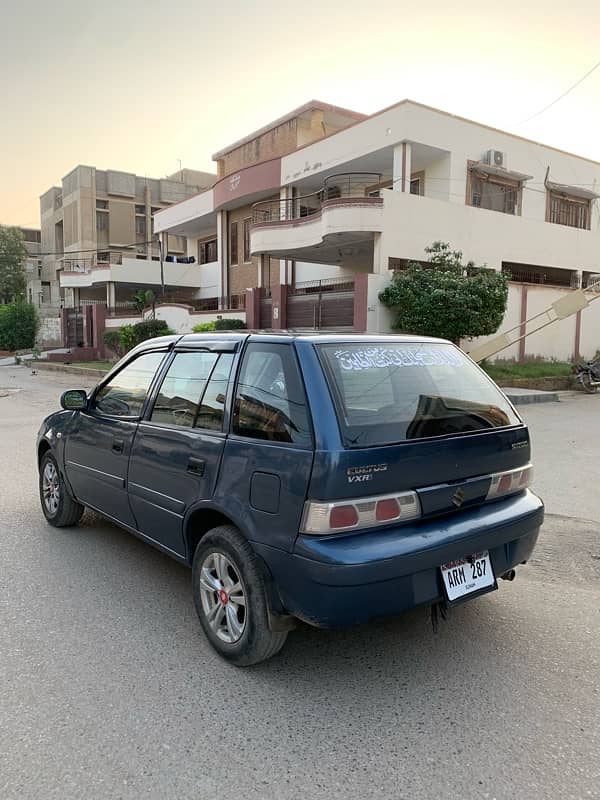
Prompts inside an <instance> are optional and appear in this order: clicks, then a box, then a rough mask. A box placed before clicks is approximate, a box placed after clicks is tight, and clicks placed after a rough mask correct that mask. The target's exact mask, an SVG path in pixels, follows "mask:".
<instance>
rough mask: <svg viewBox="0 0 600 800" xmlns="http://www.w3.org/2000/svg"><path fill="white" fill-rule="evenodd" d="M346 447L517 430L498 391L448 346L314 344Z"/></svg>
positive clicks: (427, 344) (508, 409) (465, 359)
mask: <svg viewBox="0 0 600 800" xmlns="http://www.w3.org/2000/svg"><path fill="white" fill-rule="evenodd" d="M317 349H318V352H319V355H320V357H321V361H322V363H323V365H324V367H325V373H326V375H327V378H328V383H329V385H330V387H331V390H332V396H333V399H334V403H335V406H336V410H337V416H338V421H339V425H340V429H341V432H342V435H343V438H344V442H345V444H346V446H347V447H369V446H371V445H383V444H394V443H396V442H401V441H405V440H408V439H423V438H429V437H434V436H447V435H457V434H461V433H474V432H476V431H479V430H490V429H491V428H499V427H506V426H511V425H518V424H519V419H518V417H517V416H516V415H515V414H514V412H513V410H512V409H511V407H510V405H509V403H508V402H507V400H506V398H505V397H504V395H503V394H501V392H500V391H499V390H498V389H497V388H496V386H495V385H494V384H493V383H492V382H491V381H490V380H489V379H488V378H487V376H486V375H485V374H484V373H482V372H481V370H480V369H478V368H477V367H476V366H475V365H474V364H473V363H472V362H471V361H470V360H469V359H468V358H467V357H466V356H464V355H463V354H462V353H461V351H460V350H458V349H457V348H456V347H453V346H452V345H449V344H429V343H419V344H417V343H411V342H407V343H402V344H395V343H389V342H381V343H380V344H377V343H376V344H369V345H368V346H366V347H365V346H364V345H361V344H360V343H359V342H356V343H349V344H343V345H338V344H335V345H332V344H324V345H317Z"/></svg>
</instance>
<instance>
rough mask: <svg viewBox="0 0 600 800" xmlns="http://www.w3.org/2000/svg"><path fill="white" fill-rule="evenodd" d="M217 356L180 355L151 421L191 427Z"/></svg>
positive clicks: (210, 354)
mask: <svg viewBox="0 0 600 800" xmlns="http://www.w3.org/2000/svg"><path fill="white" fill-rule="evenodd" d="M218 358H219V354H218V353H177V355H176V356H175V358H174V359H173V361H172V362H171V366H170V367H169V369H168V371H167V374H166V375H165V378H164V380H163V382H162V385H161V387H160V391H159V393H158V396H157V398H156V401H155V403H154V407H153V409H152V414H151V416H150V421H151V422H160V423H163V424H166V425H180V426H181V425H182V426H184V427H187V428H191V427H192V426H193V425H194V421H195V419H196V412H197V410H198V403H199V402H200V398H201V396H202V392H203V391H204V388H205V386H206V383H207V381H208V379H209V377H210V374H211V372H212V369H213V367H214V366H215V364H216V362H217V359H218Z"/></svg>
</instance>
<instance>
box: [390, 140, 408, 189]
mask: <svg viewBox="0 0 600 800" xmlns="http://www.w3.org/2000/svg"><path fill="white" fill-rule="evenodd" d="M411 161H412V146H411V143H410V142H400V144H397V145H396V146H395V147H394V165H393V173H392V179H393V184H392V188H393V189H394V191H396V192H410V176H411Z"/></svg>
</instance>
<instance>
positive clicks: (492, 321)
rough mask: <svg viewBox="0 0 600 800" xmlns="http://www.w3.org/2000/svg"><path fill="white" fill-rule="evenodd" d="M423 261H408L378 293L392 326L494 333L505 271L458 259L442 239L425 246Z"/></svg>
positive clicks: (455, 334)
mask: <svg viewBox="0 0 600 800" xmlns="http://www.w3.org/2000/svg"><path fill="white" fill-rule="evenodd" d="M425 252H426V254H427V261H428V263H427V264H425V265H423V264H420V263H417V262H410V263H409V264H408V267H407V269H406V270H405V271H403V272H396V273H395V274H394V277H393V278H392V283H391V285H390V286H388V287H387V288H386V289H384V291H383V292H381V294H380V295H379V299H380V300H381V302H382V303H383V304H384V305H386V306H388V307H389V308H391V309H392V311H393V312H394V315H395V319H394V322H393V324H392V327H393V328H394V329H395V330H398V331H403V332H405V333H415V334H418V335H421V336H439V337H441V338H443V339H450V340H451V341H453V342H456V343H458V341H459V340H460V339H464V338H470V337H473V336H486V335H489V334H491V333H495V332H496V331H497V330H498V328H499V327H500V324H501V323H502V320H503V318H504V312H505V311H506V303H507V300H508V281H509V277H508V276H507V275H504V274H503V273H501V272H496V270H493V269H488V268H487V267H485V266H483V267H476V266H475V264H474V263H473V262H472V261H468V262H467V263H466V264H465V263H463V254H462V253H461V252H460V250H451V249H450V245H449V244H447V243H446V242H434V243H433V244H432V245H431V247H426V248H425Z"/></svg>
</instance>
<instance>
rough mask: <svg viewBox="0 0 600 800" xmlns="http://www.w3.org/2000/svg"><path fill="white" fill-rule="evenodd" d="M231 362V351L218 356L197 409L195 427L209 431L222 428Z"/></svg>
mask: <svg viewBox="0 0 600 800" xmlns="http://www.w3.org/2000/svg"><path fill="white" fill-rule="evenodd" d="M232 364H233V353H223V354H222V355H221V357H220V358H219V360H218V362H217V364H216V366H215V368H214V370H213V372H212V375H211V376H210V380H209V382H208V385H207V387H206V389H205V391H204V396H203V397H202V402H201V403H200V408H199V409H198V416H197V418H196V426H195V427H196V428H205V429H206V430H209V431H222V430H223V416H224V412H225V398H226V397H227V386H228V383H229V374H230V372H231V366H232Z"/></svg>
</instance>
